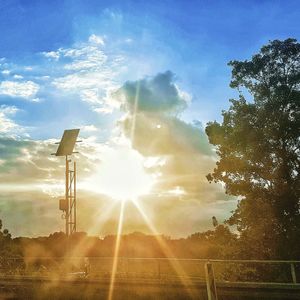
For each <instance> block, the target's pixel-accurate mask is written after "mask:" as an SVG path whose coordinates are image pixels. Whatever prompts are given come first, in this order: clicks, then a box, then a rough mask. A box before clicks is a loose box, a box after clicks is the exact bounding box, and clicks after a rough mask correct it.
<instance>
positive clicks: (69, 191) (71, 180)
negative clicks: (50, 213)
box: [54, 129, 79, 236]
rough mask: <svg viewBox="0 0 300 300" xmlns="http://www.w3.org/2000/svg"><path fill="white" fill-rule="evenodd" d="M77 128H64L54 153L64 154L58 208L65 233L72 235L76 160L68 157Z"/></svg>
mask: <svg viewBox="0 0 300 300" xmlns="http://www.w3.org/2000/svg"><path fill="white" fill-rule="evenodd" d="M78 134H79V129H70V130H65V131H64V134H63V136H62V139H61V141H60V142H59V143H58V144H59V146H58V149H57V151H56V153H54V155H56V156H65V160H66V171H65V177H66V178H65V198H64V199H60V200H59V209H60V210H62V211H63V212H64V214H63V216H64V218H65V220H66V235H67V236H69V235H72V234H73V233H74V232H76V229H77V216H76V180H77V176H76V162H75V161H73V169H72V164H71V163H72V160H71V159H70V158H69V157H70V156H71V155H72V154H73V153H78V152H73V149H74V146H75V143H76V142H77V141H76V139H77V137H78Z"/></svg>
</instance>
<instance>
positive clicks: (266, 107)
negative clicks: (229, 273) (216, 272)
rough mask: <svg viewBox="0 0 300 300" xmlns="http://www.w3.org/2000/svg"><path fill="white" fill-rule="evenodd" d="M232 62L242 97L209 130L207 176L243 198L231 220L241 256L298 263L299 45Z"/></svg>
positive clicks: (284, 44)
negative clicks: (213, 155) (212, 158)
mask: <svg viewBox="0 0 300 300" xmlns="http://www.w3.org/2000/svg"><path fill="white" fill-rule="evenodd" d="M229 65H230V66H231V67H232V80H231V83H230V86H231V87H232V88H234V89H237V90H238V92H239V97H238V99H235V100H234V99H232V100H230V101H231V106H230V108H229V110H227V111H223V113H222V115H223V122H222V123H218V122H211V123H209V124H208V125H207V127H206V133H207V135H208V137H209V141H210V143H212V144H213V145H215V146H216V149H217V153H218V155H219V161H218V162H217V164H216V168H215V169H214V170H213V172H212V173H211V174H209V175H208V176H207V178H208V180H209V181H210V182H211V181H215V182H222V183H224V185H225V189H226V192H227V193H228V194H231V195H235V196H238V197H239V199H240V200H239V203H238V206H237V208H236V210H235V211H234V212H233V215H232V216H231V218H230V219H229V220H228V223H229V224H231V225H235V226H237V229H238V230H239V231H240V241H241V242H242V244H243V245H244V253H245V255H249V253H250V254H252V255H253V256H255V257H261V258H262V257H264V258H268V257H282V258H287V257H290V258H299V257H300V247H299V244H300V211H299V208H300V207H299V204H300V203H299V199H300V44H299V43H298V42H297V40H295V39H286V40H284V41H279V40H274V41H271V42H270V43H269V44H268V45H266V46H263V47H262V48H261V50H260V52H259V53H258V54H255V55H254V56H252V58H251V60H246V61H230V62H229Z"/></svg>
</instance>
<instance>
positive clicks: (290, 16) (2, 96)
mask: <svg viewBox="0 0 300 300" xmlns="http://www.w3.org/2000/svg"><path fill="white" fill-rule="evenodd" d="M100 2H101V3H100ZM100 2H99V1H88V2H87V1H49V2H46V1H15V0H14V1H2V2H1V3H0V29H1V33H2V34H1V39H2V42H1V44H0V218H1V219H2V220H3V222H4V223H5V226H6V227H7V228H9V229H10V232H11V233H12V235H13V236H24V235H25V236H39V235H49V233H51V232H54V231H60V230H64V221H63V220H61V216H60V212H59V210H58V199H59V198H60V197H61V196H63V195H64V160H63V159H60V158H56V157H53V156H50V154H51V153H53V152H55V149H56V145H55V144H54V143H55V142H57V141H58V140H59V138H60V137H61V135H62V132H63V130H64V129H67V128H80V129H81V133H80V137H81V139H82V141H83V142H82V143H80V144H78V145H77V146H76V147H77V148H76V150H77V151H79V154H76V155H75V157H76V160H77V162H78V182H79V184H78V230H79V231H86V232H88V233H89V234H93V235H101V236H104V235H107V234H112V233H116V231H117V227H118V221H119V214H120V209H121V203H124V222H123V232H124V233H129V232H133V231H142V232H145V233H149V232H151V230H150V229H149V224H147V222H145V218H144V217H143V215H142V214H141V212H140V211H139V209H138V208H137V206H136V205H134V203H133V202H132V200H133V201H135V202H136V203H138V207H140V208H142V210H143V211H146V212H147V218H148V219H149V220H150V223H151V224H155V228H156V230H157V232H158V233H163V234H166V235H171V236H174V237H181V236H186V235H189V234H191V233H193V232H196V231H203V230H207V229H209V228H212V224H211V217H212V216H213V215H214V216H216V217H217V219H218V220H219V221H223V220H224V219H226V218H228V217H229V216H230V212H231V211H232V210H233V209H234V208H235V207H236V203H237V199H235V198H234V197H230V196H228V195H226V194H225V192H224V189H223V187H222V186H221V185H220V184H214V183H212V184H210V183H209V182H208V181H207V179H206V175H207V174H208V173H210V172H211V171H212V170H213V168H214V167H215V163H216V161H217V155H216V153H215V150H214V148H213V147H212V145H210V144H209V142H208V138H207V136H206V134H205V131H204V127H205V125H206V123H207V122H209V121H214V120H218V121H220V120H221V111H222V110H223V109H228V107H229V102H228V99H229V98H232V97H237V96H238V94H237V92H236V91H233V90H232V89H230V88H229V82H230V68H229V67H228V66H227V62H228V61H229V60H231V59H239V60H244V59H248V58H249V57H251V55H252V54H253V53H255V52H257V51H258V50H259V49H260V47H261V45H263V44H266V43H267V42H268V41H269V40H273V39H286V38H288V37H290V36H293V37H295V38H298V39H299V33H300V29H299V26H298V24H297V23H296V22H293V21H291V20H297V19H299V17H300V16H299V14H300V13H299V10H298V2H297V1H289V2H288V3H284V5H283V2H282V1H251V3H250V2H246V1H245V2H243V1H238V2H234V1H233V2H232V1H218V3H210V2H207V3H206V1H162V2H160V1H149V3H146V2H145V1H138V2H137V1H124V2H123V1H108V2H107V3H106V2H105V1H100ZM229 3H230V5H229ZM204 4H205V5H204ZM170 6H172V10H170ZM266 12H267V14H266ZM241 16H242V17H241ZM248 100H251V98H249V99H248ZM124 200H129V201H126V202H124ZM152 233H153V232H152Z"/></svg>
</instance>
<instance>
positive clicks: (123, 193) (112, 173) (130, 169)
mask: <svg viewBox="0 0 300 300" xmlns="http://www.w3.org/2000/svg"><path fill="white" fill-rule="evenodd" d="M100 159H101V164H100V165H99V167H98V169H97V173H96V174H95V175H93V176H92V177H90V178H89V180H88V182H87V184H86V185H85V188H88V189H90V190H91V191H93V192H98V193H101V194H105V195H107V196H109V197H111V198H113V199H115V200H128V199H137V198H138V197H139V196H141V195H146V194H148V193H149V191H150V190H151V187H152V185H153V183H154V177H153V176H151V175H150V174H147V172H146V171H145V168H144V158H143V156H141V155H140V154H139V153H138V152H137V151H135V150H134V149H132V148H130V147H129V146H121V147H119V148H116V149H113V148H109V150H107V151H106V152H104V153H103V157H101V158H100Z"/></svg>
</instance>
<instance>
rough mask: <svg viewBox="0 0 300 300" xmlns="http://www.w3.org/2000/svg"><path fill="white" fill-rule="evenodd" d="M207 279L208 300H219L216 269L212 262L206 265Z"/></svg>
mask: <svg viewBox="0 0 300 300" xmlns="http://www.w3.org/2000/svg"><path fill="white" fill-rule="evenodd" d="M205 277H206V288H207V297H208V300H218V296H217V288H216V281H215V274H214V269H213V266H212V263H211V262H210V261H208V262H207V263H206V264H205Z"/></svg>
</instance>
